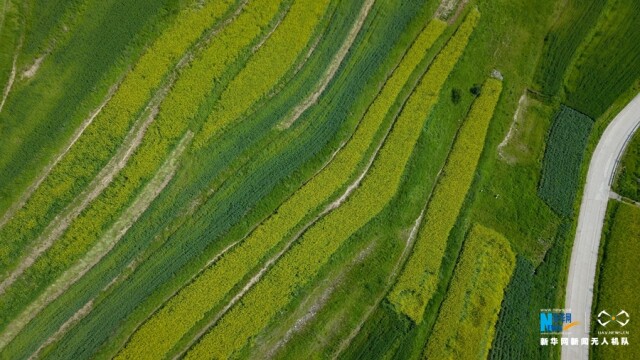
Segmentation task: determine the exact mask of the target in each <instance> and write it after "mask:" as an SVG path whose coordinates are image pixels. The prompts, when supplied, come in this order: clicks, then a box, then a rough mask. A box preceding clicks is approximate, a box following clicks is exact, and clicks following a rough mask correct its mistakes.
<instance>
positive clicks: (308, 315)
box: [265, 241, 378, 359]
mask: <svg viewBox="0 0 640 360" xmlns="http://www.w3.org/2000/svg"><path fill="white" fill-rule="evenodd" d="M376 245H378V243H377V241H374V242H372V243H369V244H368V245H367V246H366V247H364V248H363V249H361V250H360V251H359V252H358V253H356V254H354V256H353V257H352V258H351V259H350V261H349V262H348V263H346V264H345V265H344V267H343V268H341V269H340V271H338V272H337V274H335V275H334V276H333V277H331V274H329V275H327V277H326V278H324V279H322V280H321V281H320V283H325V284H326V285H325V287H324V288H323V289H322V291H321V292H320V293H319V294H313V293H312V294H310V295H309V296H307V297H306V298H305V299H304V300H303V301H302V303H301V304H300V305H299V307H297V308H296V310H298V309H300V310H302V311H303V314H302V316H300V317H299V318H297V319H296V321H295V322H294V323H293V326H291V327H289V330H288V331H287V332H286V333H285V335H284V336H283V337H282V338H281V339H280V340H279V341H278V342H277V343H276V344H274V345H273V346H272V347H271V349H270V350H269V351H268V352H267V355H266V356H265V358H266V359H273V358H274V357H275V356H276V354H277V353H278V350H280V349H281V348H282V347H283V346H285V345H286V344H287V343H289V341H290V340H291V338H292V337H293V336H294V335H296V334H297V333H300V331H302V330H304V329H305V327H306V326H307V324H308V323H309V321H312V320H313V319H315V317H316V315H318V312H320V311H322V309H323V308H324V307H325V305H326V304H327V302H328V301H329V299H330V298H331V295H333V293H334V292H335V291H336V289H338V288H339V287H340V286H341V285H343V281H344V278H345V276H347V274H348V273H349V272H351V271H352V270H353V268H354V266H356V265H359V264H362V263H363V262H364V260H365V259H366V258H367V257H368V256H369V255H371V252H373V250H374V248H375V247H376ZM320 286H321V285H319V287H320ZM312 300H315V301H313V302H312V303H309V302H311V301H312ZM294 311H295V310H294Z"/></svg>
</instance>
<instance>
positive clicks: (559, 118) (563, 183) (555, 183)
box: [538, 106, 593, 216]
mask: <svg viewBox="0 0 640 360" xmlns="http://www.w3.org/2000/svg"><path fill="white" fill-rule="evenodd" d="M592 127H593V121H592V120H591V119H590V118H589V117H588V116H586V115H584V114H581V113H579V112H577V111H575V110H573V109H571V108H569V107H566V106H562V107H561V108H560V111H559V112H558V113H557V114H556V115H555V119H554V120H553V125H552V126H551V131H550V132H549V137H548V139H547V149H546V151H545V154H544V162H543V168H542V180H541V181H540V188H539V190H538V193H539V194H540V197H541V198H542V199H544V201H545V202H546V203H547V204H549V206H551V208H552V209H553V210H555V211H556V212H557V213H558V214H560V215H562V216H569V215H571V213H572V209H573V200H574V199H575V196H576V192H577V191H578V186H579V183H580V179H579V175H580V166H581V164H582V158H583V156H584V150H585V147H586V145H587V140H588V139H589V133H590V132H591V128H592Z"/></svg>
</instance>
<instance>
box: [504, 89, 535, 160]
mask: <svg viewBox="0 0 640 360" xmlns="http://www.w3.org/2000/svg"><path fill="white" fill-rule="evenodd" d="M527 100H528V99H527V89H525V90H524V92H523V93H522V96H520V100H518V108H517V109H516V112H515V113H514V114H513V121H512V122H511V126H510V127H509V132H507V135H506V136H505V137H504V139H502V141H501V142H500V144H499V145H498V155H499V157H500V159H502V160H504V161H505V162H506V163H507V164H510V165H513V164H515V163H516V161H517V159H516V158H515V157H514V156H508V155H506V154H505V152H504V147H505V146H507V145H508V144H509V141H510V140H511V138H512V137H513V136H514V135H515V134H516V133H517V132H518V131H519V128H520V126H521V125H522V122H523V121H524V119H523V117H524V112H525V111H526V109H527V105H528V101H527Z"/></svg>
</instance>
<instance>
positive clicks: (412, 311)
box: [389, 79, 502, 323]
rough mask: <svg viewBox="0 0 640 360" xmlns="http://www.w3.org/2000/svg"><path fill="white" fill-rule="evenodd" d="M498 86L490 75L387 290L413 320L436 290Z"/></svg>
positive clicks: (417, 321)
mask: <svg viewBox="0 0 640 360" xmlns="http://www.w3.org/2000/svg"><path fill="white" fill-rule="evenodd" d="M501 90H502V83H501V82H500V81H499V80H496V79H488V80H487V81H486V82H485V84H484V86H483V87H482V93H481V94H480V97H479V98H478V99H476V100H475V102H474V103H473V105H472V107H471V110H470V111H469V114H468V115H467V118H466V120H465V122H464V124H463V125H462V127H461V128H460V132H459V133H458V136H457V137H456V139H455V142H454V144H453V148H452V150H451V153H450V154H449V158H448V159H447V163H446V164H445V167H444V168H443V169H442V175H441V177H440V179H438V183H437V185H436V188H435V192H434V193H433V195H432V197H431V199H430V200H429V204H428V207H427V210H426V213H425V216H424V219H423V220H422V221H423V222H422V227H421V228H420V230H419V234H418V238H417V239H416V244H415V247H414V249H413V252H412V253H411V256H410V257H409V260H408V261H407V264H406V265H405V268H404V269H403V271H402V273H401V274H400V276H399V278H398V282H397V283H396V285H395V286H394V288H393V290H392V291H391V293H390V294H389V300H390V301H391V303H393V304H394V305H395V306H396V308H397V309H398V310H399V311H401V312H403V313H404V314H406V315H407V316H409V317H410V318H411V319H413V321H415V322H416V323H420V322H422V317H423V315H424V310H425V307H426V306H427V303H428V302H429V300H430V299H431V297H432V296H433V294H434V292H435V291H436V288H437V285H438V279H439V273H440V265H441V264H442V257H443V256H444V253H445V249H446V247H447V240H448V239H449V233H450V232H451V229H452V228H453V226H454V224H455V222H456V219H457V218H458V213H459V212H460V209H461V208H462V205H463V202H464V199H465V198H466V195H467V192H468V190H469V187H470V186H471V183H472V181H473V178H474V176H475V169H476V166H477V165H478V161H479V159H480V154H481V153H482V149H483V147H484V138H485V136H486V133H487V130H488V128H489V122H490V121H491V118H492V117H493V112H494V109H495V106H496V104H497V103H498V99H499V98H500V93H501Z"/></svg>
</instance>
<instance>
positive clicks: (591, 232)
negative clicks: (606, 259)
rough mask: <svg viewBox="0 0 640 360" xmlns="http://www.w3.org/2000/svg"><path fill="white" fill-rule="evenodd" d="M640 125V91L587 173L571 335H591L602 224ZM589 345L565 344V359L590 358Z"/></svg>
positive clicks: (569, 305) (570, 305) (574, 262)
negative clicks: (624, 153)
mask: <svg viewBox="0 0 640 360" xmlns="http://www.w3.org/2000/svg"><path fill="white" fill-rule="evenodd" d="M638 126H640V94H638V95H637V96H636V97H635V98H634V99H633V100H632V101H631V102H630V103H629V104H628V105H627V106H626V107H625V108H624V109H623V110H622V111H621V112H620V113H619V114H618V115H616V117H615V118H614V119H613V120H612V121H611V123H610V124H609V126H607V129H606V130H605V131H604V134H603V135H602V137H601V138H600V141H599V142H598V145H597V147H596V150H595V152H594V153H593V157H592V158H591V163H590V164H589V171H588V173H587V182H586V185H585V188H584V193H583V196H582V204H581V205H580V215H579V218H578V227H577V229H576V238H575V241H574V243H573V250H572V252H571V264H570V266H569V277H568V279H567V296H566V300H565V308H566V309H567V311H569V309H570V311H571V312H572V317H573V320H575V321H580V326H576V327H573V328H572V329H571V330H569V333H568V334H567V335H565V336H567V337H579V338H582V337H590V336H589V324H590V321H591V319H590V314H591V301H592V297H593V282H594V278H595V273H596V263H597V261H598V248H599V244H600V235H601V233H602V225H603V222H604V217H605V213H606V210H607V202H608V200H609V194H610V191H611V180H612V179H613V174H614V172H615V167H616V163H617V160H618V157H619V156H620V154H621V153H622V151H623V150H624V148H625V146H626V145H627V143H628V140H629V139H630V138H631V135H633V133H634V132H635V130H636V129H637V128H638ZM588 358H589V347H588V346H563V347H562V360H586V359H588Z"/></svg>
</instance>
